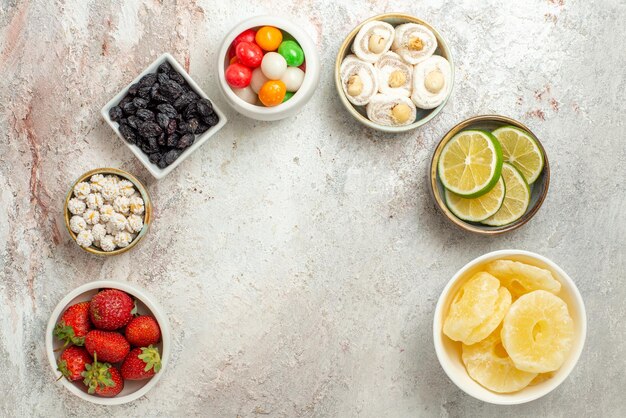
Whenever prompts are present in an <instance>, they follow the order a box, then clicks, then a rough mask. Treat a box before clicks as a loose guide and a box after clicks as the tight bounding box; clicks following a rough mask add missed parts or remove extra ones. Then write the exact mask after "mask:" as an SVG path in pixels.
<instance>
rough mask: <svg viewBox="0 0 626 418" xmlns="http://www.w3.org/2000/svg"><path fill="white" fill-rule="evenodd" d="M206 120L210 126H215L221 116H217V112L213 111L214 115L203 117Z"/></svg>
mask: <svg viewBox="0 0 626 418" xmlns="http://www.w3.org/2000/svg"><path fill="white" fill-rule="evenodd" d="M203 120H204V122H205V123H206V124H207V125H209V126H215V125H217V123H218V122H219V121H220V118H219V116H217V114H216V113H213V114H212V115H209V116H207V117H206V118H204V119H203Z"/></svg>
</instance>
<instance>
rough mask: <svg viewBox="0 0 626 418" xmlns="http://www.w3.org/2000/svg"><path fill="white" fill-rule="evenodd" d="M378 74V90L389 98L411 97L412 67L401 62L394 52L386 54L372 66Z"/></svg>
mask: <svg viewBox="0 0 626 418" xmlns="http://www.w3.org/2000/svg"><path fill="white" fill-rule="evenodd" d="M374 68H376V70H377V73H378V90H379V91H380V92H381V93H383V94H387V95H390V96H406V97H409V96H410V95H411V88H412V87H411V80H412V78H413V66H411V65H409V64H407V63H406V62H404V61H402V58H400V55H398V54H396V53H395V52H391V51H389V52H386V53H384V54H383V56H382V57H380V59H379V60H378V61H377V62H376V64H374Z"/></svg>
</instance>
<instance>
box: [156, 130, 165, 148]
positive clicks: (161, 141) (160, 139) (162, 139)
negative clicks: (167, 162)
mask: <svg viewBox="0 0 626 418" xmlns="http://www.w3.org/2000/svg"><path fill="white" fill-rule="evenodd" d="M157 144H159V147H164V146H165V145H167V136H166V135H165V132H163V133H162V134H161V135H159V137H158V138H157Z"/></svg>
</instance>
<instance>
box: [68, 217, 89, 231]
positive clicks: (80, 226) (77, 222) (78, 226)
mask: <svg viewBox="0 0 626 418" xmlns="http://www.w3.org/2000/svg"><path fill="white" fill-rule="evenodd" d="M86 228H87V222H85V220H84V219H83V217H82V216H78V215H74V216H72V218H71V219H70V229H71V230H72V232H74V233H75V234H78V233H79V232H81V231H83V230H85V229H86Z"/></svg>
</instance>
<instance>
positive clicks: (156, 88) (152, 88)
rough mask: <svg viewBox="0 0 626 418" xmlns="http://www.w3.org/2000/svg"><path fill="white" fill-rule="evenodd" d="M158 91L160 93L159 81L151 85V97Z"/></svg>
mask: <svg viewBox="0 0 626 418" xmlns="http://www.w3.org/2000/svg"><path fill="white" fill-rule="evenodd" d="M158 93H159V83H154V84H153V85H152V86H151V87H150V97H154V96H155V95H156V94H158Z"/></svg>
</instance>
